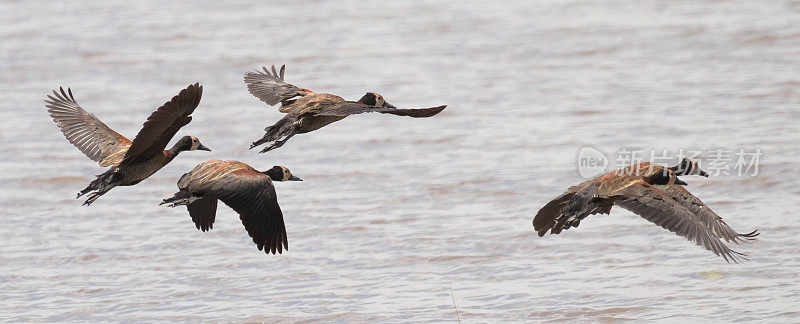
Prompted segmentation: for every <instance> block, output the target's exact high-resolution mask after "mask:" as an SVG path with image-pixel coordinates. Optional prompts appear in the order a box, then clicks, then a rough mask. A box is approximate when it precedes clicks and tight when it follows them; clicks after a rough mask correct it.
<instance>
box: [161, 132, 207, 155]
mask: <svg viewBox="0 0 800 324" xmlns="http://www.w3.org/2000/svg"><path fill="white" fill-rule="evenodd" d="M195 150H201V151H211V149H209V148H207V147H205V146H203V144H202V143H200V140H199V139H197V137H194V136H188V135H187V136H184V137H181V139H179V140H178V142H177V143H175V145H173V146H172V148H171V149H170V151H172V153H179V152H183V151H195Z"/></svg>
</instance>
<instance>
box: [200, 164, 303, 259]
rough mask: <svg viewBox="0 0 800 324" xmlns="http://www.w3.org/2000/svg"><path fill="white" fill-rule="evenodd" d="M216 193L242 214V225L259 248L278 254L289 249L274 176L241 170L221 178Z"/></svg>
mask: <svg viewBox="0 0 800 324" xmlns="http://www.w3.org/2000/svg"><path fill="white" fill-rule="evenodd" d="M220 181H221V184H222V186H221V187H220V188H219V189H218V190H215V195H216V196H218V197H219V199H220V200H222V202H224V203H225V204H226V205H228V206H229V207H231V208H232V209H233V210H235V211H236V212H237V213H239V219H240V220H241V221H242V225H244V228H245V229H246V230H247V233H248V234H250V237H252V238H253V242H254V243H256V245H257V246H258V249H259V250H262V249H263V250H264V252H267V253H270V252H272V254H275V252H276V251H277V252H278V253H282V252H283V250H284V249H286V250H288V249H289V240H288V239H287V237H286V225H285V224H284V223H283V213H282V212H281V208H280V206H279V205H278V197H277V195H276V193H275V187H273V185H272V180H270V178H269V177H268V176H267V175H265V174H263V173H259V172H255V171H252V170H246V169H242V170H237V171H234V172H231V173H229V174H228V175H226V176H225V177H224V178H223V179H221V180H220Z"/></svg>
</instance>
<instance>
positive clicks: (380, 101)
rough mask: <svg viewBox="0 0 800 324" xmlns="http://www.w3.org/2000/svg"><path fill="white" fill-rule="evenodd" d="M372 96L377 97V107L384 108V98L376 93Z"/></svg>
mask: <svg viewBox="0 0 800 324" xmlns="http://www.w3.org/2000/svg"><path fill="white" fill-rule="evenodd" d="M372 94H373V95H375V107H381V106H383V103H384V102H386V101H384V100H383V96H381V95H379V94H377V93H374V92H373V93H372Z"/></svg>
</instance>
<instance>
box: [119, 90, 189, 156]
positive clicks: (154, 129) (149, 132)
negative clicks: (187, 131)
mask: <svg viewBox="0 0 800 324" xmlns="http://www.w3.org/2000/svg"><path fill="white" fill-rule="evenodd" d="M202 95H203V86H201V85H200V84H198V83H195V84H192V85H190V86H188V87H187V88H186V89H183V90H181V92H180V93H178V95H177V96H175V97H172V100H170V101H168V102H166V103H165V104H164V105H162V106H161V107H159V108H158V109H157V110H156V111H155V112H153V113H152V114H151V115H150V117H148V118H147V121H146V122H145V123H144V126H143V127H142V129H141V130H140V131H139V134H137V135H136V137H135V138H134V139H133V144H131V147H130V149H128V152H127V153H125V159H124V160H123V161H122V162H123V163H136V162H141V161H147V160H149V159H152V158H153V157H155V156H157V155H159V154H161V153H162V151H163V150H164V148H165V147H167V144H169V140H170V139H172V137H173V136H175V133H177V132H178V130H179V129H180V128H181V127H183V126H185V125H186V124H188V123H189V122H190V121H192V117H191V116H189V115H190V114H191V113H192V112H194V109H195V108H197V105H199V104H200V97H202Z"/></svg>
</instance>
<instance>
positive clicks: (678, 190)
mask: <svg viewBox="0 0 800 324" xmlns="http://www.w3.org/2000/svg"><path fill="white" fill-rule="evenodd" d="M654 187H655V188H656V189H658V190H661V191H663V192H664V193H666V194H667V195H669V196H670V197H672V199H674V200H675V201H677V202H678V203H680V204H681V205H683V206H684V207H686V208H688V209H689V210H691V211H692V212H693V213H694V214H695V215H696V216H697V217H698V219H699V220H700V221H701V222H702V223H703V224H705V225H706V226H708V228H709V229H710V230H711V232H712V233H714V235H716V236H717V237H719V238H721V239H724V240H725V241H726V242H734V243H742V242H750V241H752V240H755V237H756V236H758V232H757V231H758V230H755V231H752V232H750V233H744V234H742V233H738V232H736V231H734V230H733V228H731V227H730V226H728V224H726V223H725V221H723V220H722V217H719V215H717V213H715V212H714V211H713V210H711V208H708V206H707V205H706V204H705V203H703V201H701V200H700V199H699V198H697V197H695V196H694V195H692V194H691V193H690V192H689V191H688V190H686V188H684V187H683V186H681V185H675V184H673V185H656V186H654Z"/></svg>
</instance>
